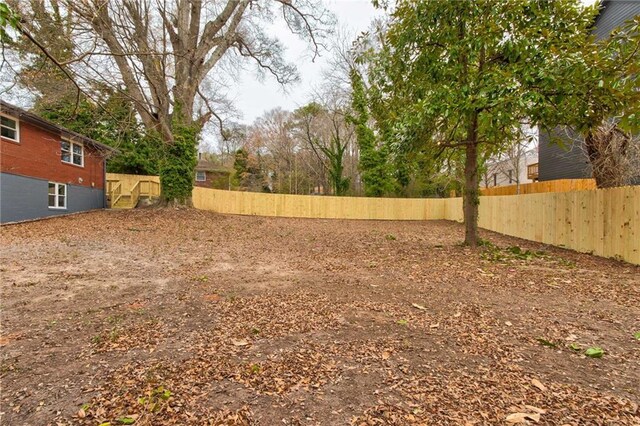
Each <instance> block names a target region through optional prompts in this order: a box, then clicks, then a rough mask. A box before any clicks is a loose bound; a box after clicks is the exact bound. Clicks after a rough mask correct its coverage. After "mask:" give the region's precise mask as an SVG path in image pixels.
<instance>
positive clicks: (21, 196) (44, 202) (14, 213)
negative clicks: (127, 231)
mask: <svg viewBox="0 0 640 426" xmlns="http://www.w3.org/2000/svg"><path fill="white" fill-rule="evenodd" d="M61 183H64V182H61ZM48 193H49V182H48V181H46V180H43V179H36V178H31V177H26V176H19V175H13V174H9V173H0V223H7V222H19V221H23V220H31V219H39V218H43V217H49V216H58V215H62V214H69V213H77V212H82V211H87V210H93V209H100V208H103V207H105V205H104V191H103V190H102V189H95V188H87V187H86V186H78V185H69V184H67V208H66V209H64V210H62V209H59V210H58V209H50V208H49V207H48V200H49V198H48Z"/></svg>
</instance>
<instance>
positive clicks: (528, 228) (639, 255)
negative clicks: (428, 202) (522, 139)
mask: <svg viewBox="0 0 640 426" xmlns="http://www.w3.org/2000/svg"><path fill="white" fill-rule="evenodd" d="M446 213H447V215H446V219H450V220H459V216H458V215H457V214H456V213H455V212H452V211H451V210H448V209H447V210H446ZM479 225H480V227H481V228H484V229H488V230H491V231H496V232H499V233H501V234H506V235H511V236H514V237H519V238H524V239H528V240H531V241H538V242H542V243H546V244H552V245H555V246H560V247H566V248H569V249H572V250H576V251H580V252H585V253H593V254H596V255H599V256H604V257H613V258H618V259H623V260H625V261H627V262H630V263H634V264H640V186H632V187H622V188H610V189H598V190H593V191H575V192H554V193H546V194H543V193H540V194H526V195H515V196H510V195H505V196H493V197H481V198H480V213H479Z"/></svg>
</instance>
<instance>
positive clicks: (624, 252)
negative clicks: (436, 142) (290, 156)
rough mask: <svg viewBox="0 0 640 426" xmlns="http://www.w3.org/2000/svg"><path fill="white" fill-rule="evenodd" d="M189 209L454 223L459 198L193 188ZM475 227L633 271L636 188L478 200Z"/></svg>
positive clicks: (638, 229)
mask: <svg viewBox="0 0 640 426" xmlns="http://www.w3.org/2000/svg"><path fill="white" fill-rule="evenodd" d="M193 204H194V206H195V207H196V208H199V209H203V210H211V211H215V212H218V213H228V214H241V215H258V216H279V217H306V218H323V219H375V220H437V219H447V220H455V221H458V222H461V221H462V220H463V214H462V199H461V198H442V199H434V198H431V199H429V198H366V197H329V196H312V195H288V194H264V193H252V192H239V191H224V190H217V189H209V188H200V187H196V188H194V190H193ZM479 224H480V227H482V228H484V229H488V230H491V231H496V232H499V233H502V234H506V235H511V236H514V237H519V238H524V239H528V240H531V241H537V242H542V243H546V244H551V245H555V246H560V247H565V248H569V249H573V250H577V251H581V252H586V253H593V254H596V255H599V256H604V257H613V258H617V259H621V260H625V261H627V262H631V263H634V264H640V186H633V187H622V188H610V189H598V190H589V191H587V190H585V191H574V192H547V193H533V194H523V195H504V196H491V197H481V198H480V211H479Z"/></svg>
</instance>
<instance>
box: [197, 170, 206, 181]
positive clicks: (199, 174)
mask: <svg viewBox="0 0 640 426" xmlns="http://www.w3.org/2000/svg"><path fill="white" fill-rule="evenodd" d="M206 180H207V172H201V171H198V172H196V182H205V181H206Z"/></svg>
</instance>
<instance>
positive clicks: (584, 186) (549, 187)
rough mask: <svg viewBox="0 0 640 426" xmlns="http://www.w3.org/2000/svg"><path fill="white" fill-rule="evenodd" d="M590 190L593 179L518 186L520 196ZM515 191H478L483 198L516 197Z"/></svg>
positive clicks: (509, 187)
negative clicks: (496, 196)
mask: <svg viewBox="0 0 640 426" xmlns="http://www.w3.org/2000/svg"><path fill="white" fill-rule="evenodd" d="M590 189H596V181H595V180H594V179H557V180H550V181H545V182H533V183H523V184H521V185H520V194H521V195H523V194H539V193H543V192H569V191H585V190H590ZM517 191H518V187H517V185H507V186H495V187H491V188H481V189H480V193H481V194H482V195H484V196H494V195H516V194H517Z"/></svg>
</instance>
